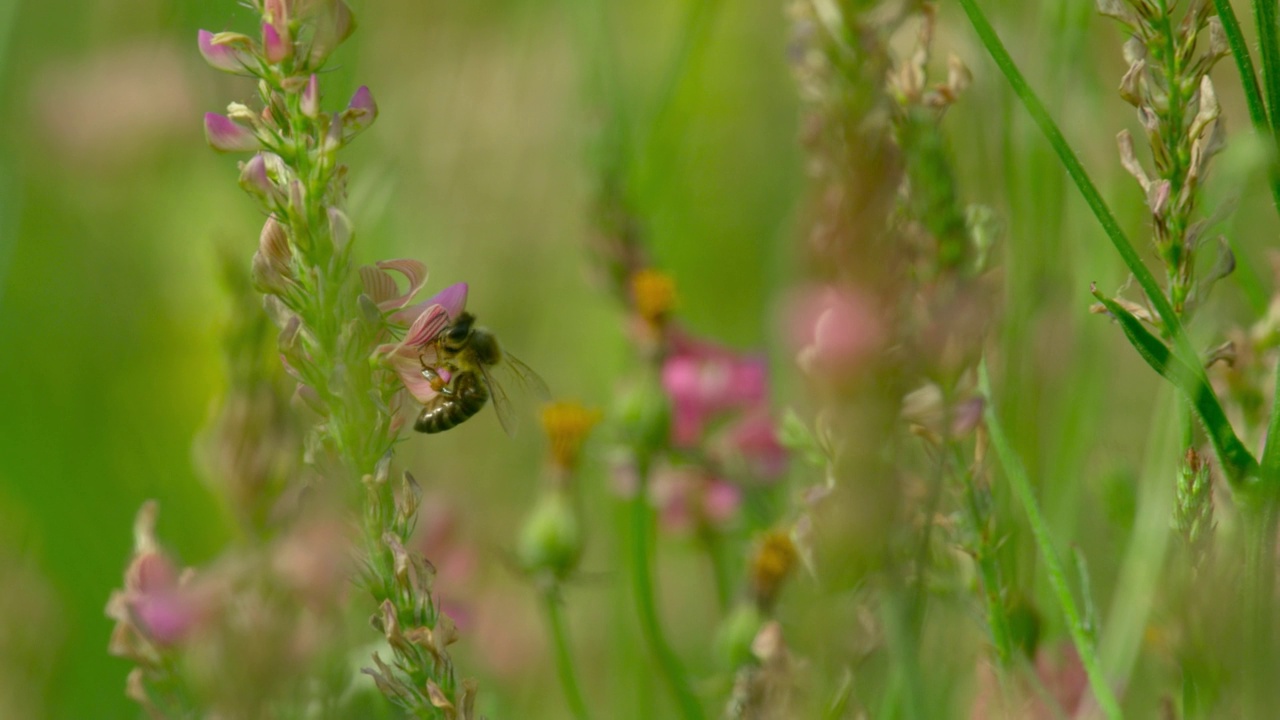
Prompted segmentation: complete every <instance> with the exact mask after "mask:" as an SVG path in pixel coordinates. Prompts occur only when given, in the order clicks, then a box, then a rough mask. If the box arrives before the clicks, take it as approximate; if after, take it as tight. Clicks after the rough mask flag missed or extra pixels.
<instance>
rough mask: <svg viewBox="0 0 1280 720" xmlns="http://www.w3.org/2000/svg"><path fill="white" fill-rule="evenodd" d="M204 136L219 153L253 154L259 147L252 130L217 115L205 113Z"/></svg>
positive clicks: (259, 144) (224, 116)
mask: <svg viewBox="0 0 1280 720" xmlns="http://www.w3.org/2000/svg"><path fill="white" fill-rule="evenodd" d="M204 135H205V137H206V138H207V139H208V140H209V144H210V145H212V146H213V149H214V150H218V151H220V152H253V151H254V150H258V149H259V148H260V147H261V143H259V142H258V138H257V136H256V135H254V134H253V131H252V130H250V129H248V128H246V127H244V126H243V125H239V124H237V123H236V122H235V121H234V120H232V119H231V118H229V117H227V116H226V115H219V114H217V113H205V115H204Z"/></svg>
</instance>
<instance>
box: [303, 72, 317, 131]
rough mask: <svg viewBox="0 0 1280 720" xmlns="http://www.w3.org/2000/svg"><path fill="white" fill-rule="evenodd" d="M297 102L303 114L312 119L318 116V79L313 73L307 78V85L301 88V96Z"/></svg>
mask: <svg viewBox="0 0 1280 720" xmlns="http://www.w3.org/2000/svg"><path fill="white" fill-rule="evenodd" d="M298 102H299V105H300V107H301V108H302V114H303V115H306V116H307V117H309V118H311V119H312V120H314V119H316V118H318V117H320V81H319V80H318V79H317V78H316V76H315V73H312V74H311V79H309V80H307V86H306V87H305V88H303V89H302V98H301V99H300V100H299V101H298Z"/></svg>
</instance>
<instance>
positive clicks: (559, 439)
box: [542, 402, 600, 471]
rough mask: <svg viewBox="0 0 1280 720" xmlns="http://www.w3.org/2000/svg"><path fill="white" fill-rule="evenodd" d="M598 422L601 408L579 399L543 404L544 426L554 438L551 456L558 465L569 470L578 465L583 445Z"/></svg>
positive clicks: (552, 439) (550, 437)
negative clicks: (592, 408)
mask: <svg viewBox="0 0 1280 720" xmlns="http://www.w3.org/2000/svg"><path fill="white" fill-rule="evenodd" d="M598 422H600V411H598V410H590V409H587V408H585V407H583V406H582V405H579V404H578V403H574V402H553V403H548V404H547V405H546V406H544V407H543V408H542V428H543V429H544V430H545V431H546V433H547V438H548V439H549V440H550V441H551V458H552V461H553V462H554V463H555V466H556V467H557V468H558V469H560V470H564V471H570V470H572V469H573V468H575V467H577V465H578V456H579V454H580V453H581V452H582V445H583V444H584V443H585V442H586V441H587V436H588V435H590V434H591V428H593V427H595V425H596V423H598Z"/></svg>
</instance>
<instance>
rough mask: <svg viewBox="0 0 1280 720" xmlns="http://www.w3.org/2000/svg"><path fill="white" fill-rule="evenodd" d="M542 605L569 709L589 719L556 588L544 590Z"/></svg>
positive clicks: (574, 713)
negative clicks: (570, 651) (554, 647)
mask: <svg viewBox="0 0 1280 720" xmlns="http://www.w3.org/2000/svg"><path fill="white" fill-rule="evenodd" d="M542 606H543V607H544V608H545V609H546V611H547V628H548V629H549V630H550V631H551V639H552V641H553V642H554V643H555V646H556V674H557V675H558V676H559V677H560V688H561V689H562V690H564V697H565V700H566V701H568V703H569V710H570V711H572V712H573V716H574V717H575V718H577V719H578V720H589V718H590V717H591V713H589V712H588V711H587V703H586V701H585V700H583V697H582V689H581V687H580V686H579V685H578V675H577V672H576V670H575V669H574V665H573V657H572V655H571V654H570V653H569V633H568V631H567V630H566V629H565V626H564V615H563V614H562V613H561V612H560V597H559V594H558V593H557V592H556V591H555V590H554V589H548V590H546V591H545V592H543V593H542Z"/></svg>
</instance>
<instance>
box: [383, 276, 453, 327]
mask: <svg viewBox="0 0 1280 720" xmlns="http://www.w3.org/2000/svg"><path fill="white" fill-rule="evenodd" d="M432 305H440V306H441V307H443V308H444V309H445V312H446V313H448V315H449V318H450V319H451V320H452V319H454V318H457V317H458V316H459V315H461V314H462V311H463V310H464V309H466V307H467V284H466V283H454V284H453V285H450V286H449V287H447V288H445V289H443V290H441V291H440V292H438V293H436V294H435V295H432V296H431V297H429V298H427V299H426V300H423V301H422V302H420V303H417V304H416V305H410V306H409V307H407V308H405V309H403V310H401V311H399V312H397V313H395V314H393V315H392V316H391V321H392V322H396V323H400V324H402V325H403V324H406V323H411V322H413V321H414V320H416V319H417V318H418V317H420V316H421V315H422V314H423V313H424V312H426V310H427V309H428V308H430V307H431V306H432Z"/></svg>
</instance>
